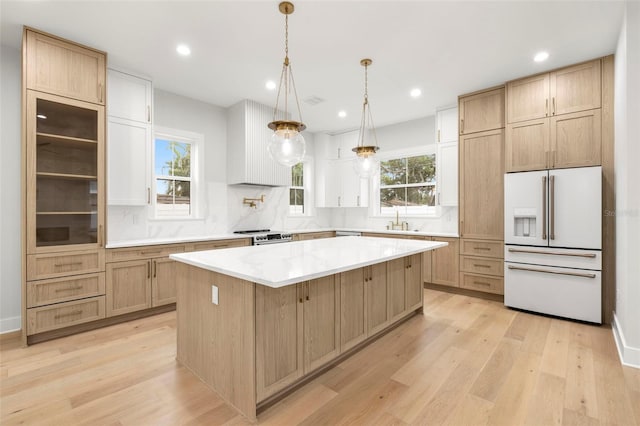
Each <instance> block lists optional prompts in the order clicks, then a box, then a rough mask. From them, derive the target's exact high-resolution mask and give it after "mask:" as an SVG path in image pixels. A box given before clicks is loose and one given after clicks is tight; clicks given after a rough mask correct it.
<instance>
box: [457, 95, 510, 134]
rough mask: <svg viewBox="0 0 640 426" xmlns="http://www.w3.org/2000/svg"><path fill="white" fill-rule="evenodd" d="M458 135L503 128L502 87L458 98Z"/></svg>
mask: <svg viewBox="0 0 640 426" xmlns="http://www.w3.org/2000/svg"><path fill="white" fill-rule="evenodd" d="M458 115H459V123H458V130H459V131H460V135H468V134H471V133H477V132H484V131H487V130H495V129H501V128H503V127H504V120H505V119H504V87H502V86H501V87H497V88H493V89H487V90H483V91H480V92H475V93H471V94H468V95H464V96H460V97H459V98H458Z"/></svg>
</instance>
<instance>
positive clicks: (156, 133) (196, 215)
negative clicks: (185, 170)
mask: <svg viewBox="0 0 640 426" xmlns="http://www.w3.org/2000/svg"><path fill="white" fill-rule="evenodd" d="M158 137H161V138H167V139H175V140H177V141H184V142H189V143H191V160H192V161H191V214H190V215H189V216H158V215H157V213H156V173H155V158H156V152H155V150H156V139H157V138H158ZM150 151H151V208H150V209H149V212H150V213H149V220H153V221H156V220H157V221H163V222H166V221H189V220H203V219H204V218H203V216H202V206H203V205H204V203H205V200H204V176H203V167H202V163H203V161H204V135H203V134H201V133H196V132H190V131H187V130H180V129H172V128H169V127H161V126H154V127H153V137H152V139H151V150H150ZM194 159H195V161H193V160H194Z"/></svg>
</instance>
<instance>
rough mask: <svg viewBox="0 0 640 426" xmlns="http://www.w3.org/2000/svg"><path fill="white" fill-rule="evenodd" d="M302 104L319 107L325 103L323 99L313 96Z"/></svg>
mask: <svg viewBox="0 0 640 426" xmlns="http://www.w3.org/2000/svg"><path fill="white" fill-rule="evenodd" d="M302 102H304V103H305V104H307V105H311V106H315V105H318V104H319V103H322V102H324V99H322V98H321V97H319V96H315V95H312V96H309V97H308V98H305V99H303V100H302Z"/></svg>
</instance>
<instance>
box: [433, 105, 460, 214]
mask: <svg viewBox="0 0 640 426" xmlns="http://www.w3.org/2000/svg"><path fill="white" fill-rule="evenodd" d="M435 138H436V144H437V146H438V148H437V152H436V182H437V191H438V192H437V196H436V204H437V205H440V206H457V205H458V108H457V107H453V108H447V109H442V110H438V111H436V135H435Z"/></svg>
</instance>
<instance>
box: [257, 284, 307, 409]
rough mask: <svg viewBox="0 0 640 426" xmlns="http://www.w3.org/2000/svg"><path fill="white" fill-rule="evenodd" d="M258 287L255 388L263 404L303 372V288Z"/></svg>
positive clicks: (299, 286)
mask: <svg viewBox="0 0 640 426" xmlns="http://www.w3.org/2000/svg"><path fill="white" fill-rule="evenodd" d="M304 285H305V284H298V285H291V286H286V287H281V288H270V287H266V286H262V285H256V286H255V288H256V386H257V400H258V401H261V400H263V399H265V398H266V397H268V396H270V395H272V394H274V393H276V392H277V391H279V390H281V389H283V388H285V387H286V386H288V385H289V384H291V383H293V382H294V381H295V380H297V379H298V378H299V377H301V376H302V374H303V373H304V366H303V326H302V321H303V314H302V312H303V306H304V300H303V299H302V297H303V295H302V293H303V290H304V289H303V286H304Z"/></svg>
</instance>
